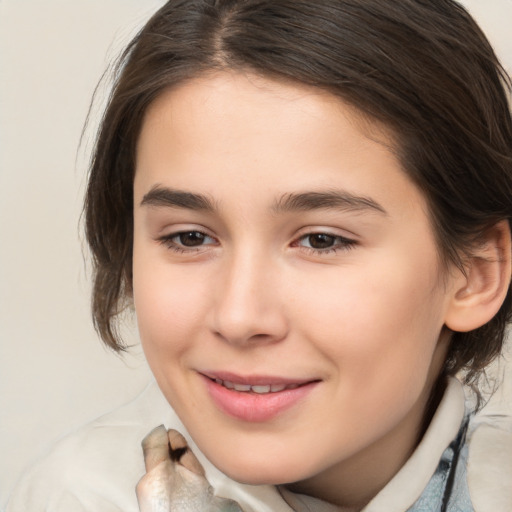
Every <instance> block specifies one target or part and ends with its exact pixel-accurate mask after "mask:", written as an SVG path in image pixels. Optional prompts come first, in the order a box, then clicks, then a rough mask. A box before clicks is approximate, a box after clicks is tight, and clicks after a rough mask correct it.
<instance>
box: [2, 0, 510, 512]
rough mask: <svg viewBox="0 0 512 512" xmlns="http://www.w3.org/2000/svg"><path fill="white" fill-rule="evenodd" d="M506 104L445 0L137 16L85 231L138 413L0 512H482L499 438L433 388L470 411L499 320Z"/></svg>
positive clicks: (493, 482) (494, 75)
mask: <svg viewBox="0 0 512 512" xmlns="http://www.w3.org/2000/svg"><path fill="white" fill-rule="evenodd" d="M507 83H508V82H507V79H506V76H505V74H504V72H503V71H502V69H501V67H500V65H499V63H498V61H497V59H496V57H495V55H494V53H493V51H492V49H491V47H490V46H489V44H488V42H487V40H486V39H485V36H484V35H483V34H482V32H481V31H480V30H479V28H478V26H477V25H476V24H475V22H474V21H473V20H472V19H471V17H470V16H469V15H468V14H467V13H466V11H465V10H464V9H463V8H462V7H461V6H460V5H458V4H457V3H456V2H454V1H451V0H431V1H429V2H423V1H420V0H400V1H396V2H382V1H380V0H358V1H354V0H321V1H318V2H306V1H302V0H298V1H297V0H293V1H291V0H282V1H277V2H276V1H266V0H243V1H242V0H238V1H237V0H193V1H192V0H183V1H178V0H171V1H169V2H168V3H167V4H165V5H164V6H163V7H162V9H161V10H160V11H158V12H157V13H156V14H155V15H154V17H153V18H152V19H151V20H150V21H149V22H148V23H147V25H146V26H145V28H144V29H143V30H142V31H141V33H140V34H139V35H138V36H137V37H136V38H135V40H134V41H133V42H132V43H131V44H130V46H129V47H128V48H127V50H126V51H125V53H124V54H123V56H122V59H121V62H120V65H119V67H118V76H117V78H116V84H115V87H114V90H113V93H112V95H111V98H110V101H109V104H108V107H107V110H106V113H105V116H104V119H103V122H102V126H101V129H100V132H99V135H98V140H97V144H96V150H95V153H94V158H93V161H92V165H91V172H90V176H89V186H88V191H87V198H86V205H85V215H86V231H87V238H88V241H89V245H90V247H91V250H92V254H93V257H94V262H95V276H94V296H93V315H94V320H95V324H96V326H97V329H98V331H99V333H100V334H101V336H102V338H103V340H104V341H105V342H106V343H107V345H109V346H110V347H112V348H114V349H116V350H122V349H123V345H122V340H120V339H119V336H118V335H117V330H116V325H117V321H118V315H119V313H120V312H121V311H122V310H123V309H124V308H126V307H127V306H129V305H133V307H134V309H135V312H136V315H137V321H138V326H139V331H140V336H141V341H142V344H143V347H144V351H145V354H146V356H147V359H148V362H149V364H150V367H151V369H152V371H153V374H154V376H155V380H156V383H157V384H158V387H159V389H160V391H161V393H162V395H163V397H165V400H164V399H163V398H162V396H161V395H160V391H158V390H157V389H155V388H150V389H149V390H147V391H146V393H145V394H144V395H143V396H142V397H140V398H139V399H138V400H137V401H136V402H134V403H133V404H131V405H129V406H127V407H126V408H124V409H122V410H120V411H117V412H115V413H113V414H112V415H109V416H107V417H105V418H103V419H101V420H98V422H96V423H94V424H93V425H91V426H89V427H87V428H85V429H83V430H81V431H80V432H78V433H76V434H74V435H73V436H71V437H70V438H68V439H66V440H65V441H63V442H62V443H61V444H60V445H59V446H58V447H57V448H56V450H55V451H54V452H53V454H51V455H50V456H49V458H48V459H46V460H45V461H43V462H42V463H41V464H40V465H39V466H37V467H35V468H34V469H33V470H32V472H31V473H29V475H28V476H27V477H26V479H25V481H24V483H22V484H21V486H20V487H19V489H18V491H17V493H16V494H15V495H14V497H13V499H12V500H11V505H10V508H8V511H17V510H24V511H28V510H40V508H41V507H45V510H52V511H53V510H55V511H60V510H63V511H64V510H66V511H70V510H71V511H74V510H77V511H82V510H91V511H92V510H102V511H110V510H112V511H113V510H122V511H124V512H126V511H131V510H137V506H140V509H141V510H142V511H143V512H146V511H157V510H158V511H163V510H165V511H167V510H173V511H174V510H183V511H185V510H205V511H208V510H243V511H245V512H249V511H257V512H261V511H267V510H268V511H281V510H283V511H284V510H296V511H302V510H315V511H323V510H326V511H332V510H341V511H362V510H364V511H366V512H386V511H389V512H391V511H394V512H402V511H406V510H410V511H414V512H420V511H424V510H429V511H430V510H432V511H452V512H455V511H463V512H470V511H473V510H476V511H486V510H492V511H493V512H496V511H497V510H503V511H505V510H509V509H510V507H511V506H512V497H511V495H510V481H511V480H510V479H511V478H512V469H511V468H510V454H511V453H512V436H511V434H510V432H509V431H507V430H506V429H503V428H498V426H497V425H486V424H483V425H482V424H480V425H477V423H476V422H474V421H473V422H472V421H471V419H470V416H471V414H470V413H471V411H470V410H466V411H465V410H464V393H463V390H462V386H461V384H459V381H457V380H456V379H455V378H454V376H455V375H456V374H457V375H459V376H460V378H461V379H462V381H463V382H464V383H465V384H469V385H472V386H473V388H474V390H475V391H476V394H477V396H479V391H478V382H479V376H480V375H481V372H482V371H483V370H484V369H485V367H486V366H487V365H488V364H489V363H490V362H491V361H492V360H493V359H495V358H496V357H497V356H498V355H499V354H500V352H501V350H502V345H503V340H504V334H505V328H506V325H507V323H508V321H509V319H510V314H511V312H510V306H511V299H510V276H511V236H510V222H509V221H510V218H511V217H512V200H511V198H512V121H511V116H510V111H509V106H508V103H507V91H506V88H505V85H506V84H507ZM160 423H163V424H165V428H163V427H162V428H157V429H155V430H153V431H152V432H151V434H149V436H147V437H146V438H145V440H144V443H143V446H144V455H145V464H146V466H145V471H144V469H143V462H144V459H143V455H142V452H140V450H139V448H138V444H139V443H140V441H141V440H142V438H143V437H144V435H145V434H147V432H148V431H150V430H151V429H153V428H154V427H157V425H159V424H160ZM468 425H469V426H468ZM166 429H169V432H167V430H166ZM489 440H491V441H490V444H489ZM187 443H188V444H189V445H190V448H189V447H188V446H187ZM488 446H493V447H494V448H495V450H496V453H495V454H491V453H489V452H487V453H486V449H484V447H488ZM489 468H492V473H490V472H489ZM144 473H146V474H145V475H144ZM490 474H498V475H499V477H500V478H494V477H492V478H490V477H489V475H490ZM143 475H144V476H143ZM141 477H142V479H141V480H140V483H139V485H138V487H137V498H136V495H135V491H134V488H135V484H136V483H137V481H138V480H139V479H140V478H141ZM210 485H211V487H210ZM187 507H188V508H187ZM500 507H501V508H500Z"/></svg>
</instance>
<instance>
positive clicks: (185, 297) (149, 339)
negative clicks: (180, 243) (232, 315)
mask: <svg viewBox="0 0 512 512" xmlns="http://www.w3.org/2000/svg"><path fill="white" fill-rule="evenodd" d="M201 282H202V280H201V279H190V276H189V275H188V274H187V272H179V271H176V270H175V269H173V267H172V266H170V265H168V264H166V263H165V262H159V261H158V259H156V258H154V257H150V255H148V254H144V252H143V251H140V252H139V251H137V250H134V262H133V300H134V306H135V312H136V315H137V323H138V328H139V333H140V337H141V341H142V344H143V347H144V351H145V352H146V355H147V356H148V359H153V358H155V357H158V358H162V359H165V358H166V357H169V356H175V355H176V353H179V352H181V351H183V350H184V349H185V348H186V347H187V346H188V345H189V340H190V339H192V336H191V335H192V333H193V332H194V330H195V329H198V328H199V326H200V319H201V317H202V313H203V310H204V307H203V306H204V301H205V294H204V293H203V292H204V290H203V287H202V286H201Z"/></svg>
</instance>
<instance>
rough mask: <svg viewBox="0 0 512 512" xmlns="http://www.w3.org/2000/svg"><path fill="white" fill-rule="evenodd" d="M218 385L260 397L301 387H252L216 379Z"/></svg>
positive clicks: (274, 385)
mask: <svg viewBox="0 0 512 512" xmlns="http://www.w3.org/2000/svg"><path fill="white" fill-rule="evenodd" d="M215 382H216V383H217V384H220V385H221V386H224V387H225V388H227V389H234V390H235V391H241V392H245V393H247V392H249V391H252V392H253V393H257V394H259V395H264V394H266V393H278V392H279V391H283V390H285V389H296V388H298V387H299V384H289V385H288V386H287V385H285V384H267V385H262V386H251V385H250V384H235V383H234V382H230V381H229V380H221V379H215Z"/></svg>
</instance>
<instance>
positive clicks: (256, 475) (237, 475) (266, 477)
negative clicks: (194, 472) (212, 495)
mask: <svg viewBox="0 0 512 512" xmlns="http://www.w3.org/2000/svg"><path fill="white" fill-rule="evenodd" d="M213 462H214V463H215V461H213ZM226 462H227V463H226ZM215 466H216V467H217V468H218V469H219V470H220V471H222V472H223V473H224V474H225V475H226V476H228V477H229V478H231V479H232V480H235V481H236V482H239V483H241V484H247V485H282V484H289V483H291V482H297V481H300V480H303V479H304V478H306V477H307V475H304V474H303V472H304V468H300V469H301V470H302V471H301V472H300V474H299V472H298V471H297V465H296V464H280V465H276V464H275V461H274V460H272V459H269V460H265V461H264V462H263V463H258V462H255V461H251V460H248V459H242V460H236V461H234V462H233V463H230V461H226V460H224V461H223V463H222V464H216V463H215Z"/></svg>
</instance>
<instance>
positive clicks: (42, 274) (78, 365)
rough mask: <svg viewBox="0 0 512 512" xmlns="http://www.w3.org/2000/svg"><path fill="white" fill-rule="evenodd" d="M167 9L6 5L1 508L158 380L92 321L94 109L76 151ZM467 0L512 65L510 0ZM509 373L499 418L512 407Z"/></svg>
mask: <svg viewBox="0 0 512 512" xmlns="http://www.w3.org/2000/svg"><path fill="white" fill-rule="evenodd" d="M162 3H163V0H86V1H85V0H83V1H70V0H46V1H44V2H43V1H41V0H0V508H2V506H3V505H4V503H5V501H6V499H7V496H8V493H9V490H10V489H11V487H12V485H14V483H15V481H16V480H17V479H18V477H19V475H20V473H21V471H22V469H23V468H24V467H25V466H26V465H27V464H29V463H30V462H31V461H32V460H34V458H36V457H37V456H38V455H40V454H41V453H43V452H44V451H45V450H47V449H48V448H49V446H50V445H51V444H52V443H53V442H54V441H55V440H56V439H58V438H59V437H61V436H62V435H63V434H64V433H66V432H68V431H69V430H72V429H74V428H77V427H78V426H79V425H81V424H83V423H85V422H87V421H90V420H92V419H93V418H95V417H97V416H99V415H101V414H102V413H104V412H106V411H109V410H111V409H112V408H114V407H115V406H117V405H120V404H122V403H123V402H125V401H127V400H128V399H130V398H132V397H134V396H135V395H136V394H137V393H138V392H139V391H140V390H141V389H143V387H144V386H145V384H146V383H147V382H148V380H149V379H150V374H149V371H148V369H147V367H146V364H145V361H144V357H143V355H142V351H141V349H140V347H139V346H135V347H134V349H133V350H132V351H131V353H130V355H128V356H125V358H124V360H121V359H120V358H119V357H117V356H115V355H113V354H112V353H110V352H108V351H107V350H106V349H104V348H103V347H102V345H101V344H100V342H99V341H98V338H97V336H96V334H95V332H94V330H93V329H92V326H91V321H90V314H89V284H88V269H87V265H86V263H85V260H84V256H83V243H82V240H81V238H80V233H79V228H78V225H79V217H80V212H81V202H82V193H83V187H84V181H85V178H84V177H85V170H86V163H87V159H88V156H89V151H90V149H91V145H92V134H93V133H94V125H95V123H96V119H97V117H96V116H95V115H93V118H92V122H91V127H90V128H91V129H89V130H88V131H87V132H86V135H85V137H84V141H83V144H82V146H81V148H80V149H79V147H78V146H79V140H80V135H81V132H82V128H83V125H84V121H85V118H86V115H87V111H88V107H89V102H90V99H91V96H92V93H93V91H94V88H95V86H96V83H97V82H98V80H99V78H100V77H101V75H102V73H103V71H104V70H105V69H106V67H107V65H108V63H109V62H111V60H112V59H113V58H114V57H116V56H117V54H118V52H119V49H120V48H121V47H123V45H124V44H126V43H127V42H128V41H129V39H130V37H131V36H132V35H133V34H134V33H135V31H136V30H137V28H139V27H140V25H141V24H142V23H143V21H144V20H146V19H147V18H148V17H149V15H150V14H151V13H152V12H154V11H155V10H156V9H157V8H158V7H159V6H160V5H161V4H162ZM464 4H465V5H467V6H468V7H469V8H470V10H471V11H472V12H473V13H474V15H475V16H476V18H477V20H478V21H479V22H480V24H481V26H482V27H483V28H484V30H485V31H486V32H487V34H488V36H489V38H490V39H491V41H492V42H493V44H494V45H495V48H496V50H497V52H498V54H499V55H500V56H501V58H502V59H503V61H504V62H505V64H506V67H507V68H508V70H509V72H510V71H511V70H512V30H511V27H512V0H466V1H465V2H464ZM128 337H129V339H130V340H132V342H133V343H134V344H137V336H136V333H135V329H132V330H131V331H129V332H128ZM508 371H510V370H508ZM511 381H512V378H511V376H509V377H508V380H506V381H505V384H504V386H503V388H502V390H501V392H500V393H499V394H498V395H497V396H496V397H495V398H494V401H493V402H492V403H491V404H490V405H489V407H488V408H487V413H488V414H493V413H496V414H497V413H501V412H502V411H503V410H504V408H505V409H506V408H507V407H509V409H508V412H509V413H510V414H512V408H511V407H510V401H511V400H512V384H511Z"/></svg>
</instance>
